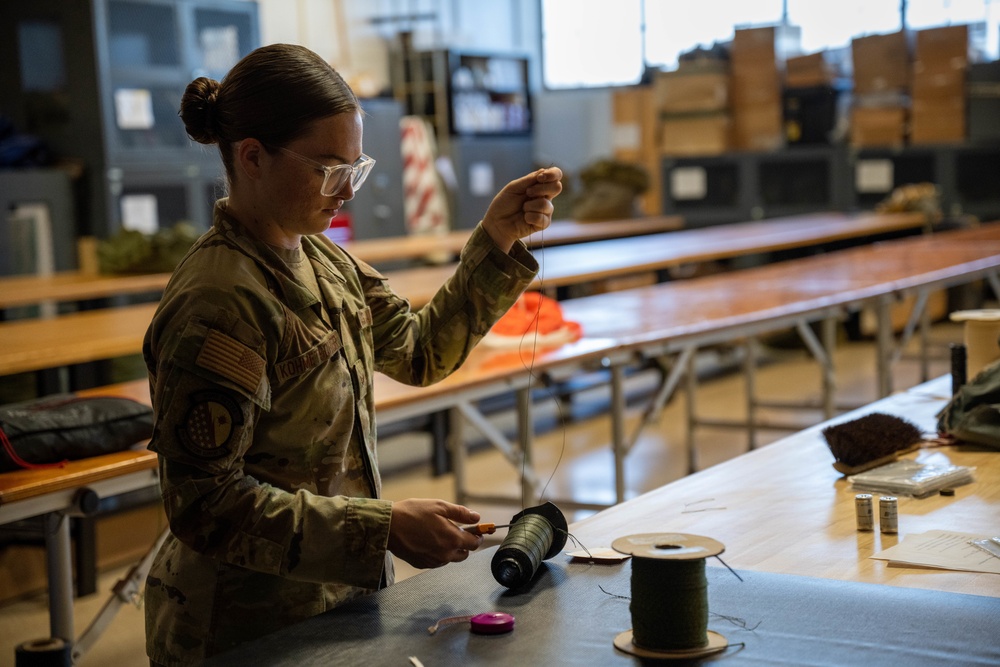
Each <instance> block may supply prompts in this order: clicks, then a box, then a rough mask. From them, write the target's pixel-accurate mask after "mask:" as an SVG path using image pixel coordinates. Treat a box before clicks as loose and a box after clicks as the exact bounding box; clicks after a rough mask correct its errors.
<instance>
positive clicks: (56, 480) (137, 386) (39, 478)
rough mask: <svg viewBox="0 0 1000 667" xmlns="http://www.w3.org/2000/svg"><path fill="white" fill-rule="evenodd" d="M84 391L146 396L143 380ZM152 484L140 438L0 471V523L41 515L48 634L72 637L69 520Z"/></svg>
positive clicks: (152, 464) (152, 458)
mask: <svg viewBox="0 0 1000 667" xmlns="http://www.w3.org/2000/svg"><path fill="white" fill-rule="evenodd" d="M79 394H80V395H84V396H96V395H105V396H127V397H129V398H135V399H136V400H143V399H145V401H146V402H147V403H148V401H149V398H148V397H149V388H148V383H147V382H146V381H142V382H141V383H140V382H134V383H130V384H129V385H120V386H115V387H110V388H102V389H94V390H89V391H83V392H79ZM157 484H158V474H157V470H156V454H154V453H153V452H151V451H149V450H147V449H146V448H145V446H143V445H142V444H141V443H140V445H139V446H138V447H137V448H135V449H131V450H126V451H122V452H114V453H111V454H104V455H101V456H95V457H91V458H87V459H81V460H78V461H69V462H68V463H67V464H66V465H65V467H62V468H50V469H42V470H15V471H11V472H5V473H2V474H0V525H3V524H7V523H10V522H12V521H19V520H21V519H27V518H30V517H35V516H44V518H45V520H44V527H43V530H44V537H45V557H46V566H47V572H48V588H49V626H50V632H51V636H53V637H61V638H64V639H66V640H69V641H73V640H75V639H76V635H75V633H74V628H73V558H72V544H71V541H70V519H71V518H72V517H74V516H84V515H85V514H86V513H85V512H84V510H83V507H84V506H85V503H86V504H90V503H93V501H94V500H95V499H96V500H100V499H102V498H110V497H114V496H119V495H122V494H125V493H129V492H131V491H137V490H139V489H144V488H149V487H155V486H156V485H157Z"/></svg>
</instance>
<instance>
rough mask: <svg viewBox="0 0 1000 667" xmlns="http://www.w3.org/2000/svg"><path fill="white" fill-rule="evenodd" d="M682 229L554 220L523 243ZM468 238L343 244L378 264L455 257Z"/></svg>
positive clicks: (662, 220) (674, 221)
mask: <svg viewBox="0 0 1000 667" xmlns="http://www.w3.org/2000/svg"><path fill="white" fill-rule="evenodd" d="M683 227H684V219H683V218H681V217H679V216H676V215H657V216H650V217H644V218H628V219H625V220H604V221H600V222H578V221H576V220H553V221H552V224H551V225H549V228H548V229H546V230H545V231H543V232H538V233H535V234H532V235H531V236H529V237H528V238H527V239H525V243H526V244H527V246H528V247H529V248H537V247H542V246H556V245H566V244H571V243H582V242H585V241H600V240H602V239H612V238H621V237H631V236H641V235H644V234H653V233H657V232H669V231H674V230H678V229H681V228H683ZM470 236H472V230H471V229H459V230H454V231H450V232H446V233H444V234H440V235H433V236H430V235H428V236H394V237H389V238H380V239H363V240H359V241H349V242H347V243H345V244H344V249H345V250H347V251H348V252H350V253H351V254H352V255H354V256H355V257H357V258H359V259H362V260H364V261H366V262H368V263H369V264H380V263H383V262H394V261H399V260H414V259H421V258H423V257H426V256H428V255H433V254H435V253H445V254H449V255H458V254H459V253H460V252H461V251H462V248H464V247H465V244H466V242H468V240H469V237H470Z"/></svg>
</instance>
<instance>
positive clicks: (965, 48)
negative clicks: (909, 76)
mask: <svg viewBox="0 0 1000 667" xmlns="http://www.w3.org/2000/svg"><path fill="white" fill-rule="evenodd" d="M968 64H969V28H968V26H965V25H953V26H945V27H942V28H931V29H929V30H920V31H918V32H917V36H916V40H915V46H914V51H913V72H914V74H922V73H925V72H942V71H943V72H947V71H955V70H959V71H961V70H964V69H965V68H966V67H968Z"/></svg>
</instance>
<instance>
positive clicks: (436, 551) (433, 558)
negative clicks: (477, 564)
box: [388, 498, 483, 568]
mask: <svg viewBox="0 0 1000 667" xmlns="http://www.w3.org/2000/svg"><path fill="white" fill-rule="evenodd" d="M479 518H480V517H479V512H473V511H472V510H470V509H469V508H468V507H463V506H462V505H456V504H454V503H449V502H446V501H444V500H434V499H430V498H409V499H407V500H398V501H395V502H393V503H392V518H391V519H390V521H389V545H388V546H389V551H391V552H392V553H393V555H394V556H397V557H399V558H402V559H403V560H405V561H406V562H407V563H409V564H410V565H412V566H413V567H418V568H432V567H441V566H442V565H446V564H448V563H456V562H458V561H463V560H465V559H466V558H468V557H469V552H470V551H474V550H475V549H477V548H479V545H481V544H482V543H483V536H482V535H473V534H472V533H470V532H468V531H465V530H462V529H461V528H459V527H458V525H456V524H472V523H478V522H479Z"/></svg>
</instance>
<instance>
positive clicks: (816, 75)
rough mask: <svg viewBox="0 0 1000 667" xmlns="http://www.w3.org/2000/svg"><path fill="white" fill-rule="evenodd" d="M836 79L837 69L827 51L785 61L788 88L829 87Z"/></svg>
mask: <svg viewBox="0 0 1000 667" xmlns="http://www.w3.org/2000/svg"><path fill="white" fill-rule="evenodd" d="M836 78H837V71H836V68H835V67H834V65H833V63H831V62H830V60H829V59H828V53H827V52H826V51H819V52H817V53H810V54H808V55H804V56H794V57H792V58H789V59H788V60H787V61H785V86H786V87H788V88H813V87H817V86H828V85H830V84H831V83H833V81H834V79H836Z"/></svg>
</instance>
